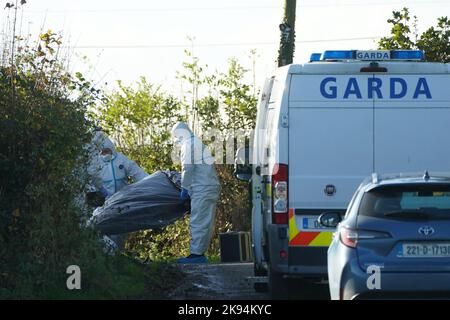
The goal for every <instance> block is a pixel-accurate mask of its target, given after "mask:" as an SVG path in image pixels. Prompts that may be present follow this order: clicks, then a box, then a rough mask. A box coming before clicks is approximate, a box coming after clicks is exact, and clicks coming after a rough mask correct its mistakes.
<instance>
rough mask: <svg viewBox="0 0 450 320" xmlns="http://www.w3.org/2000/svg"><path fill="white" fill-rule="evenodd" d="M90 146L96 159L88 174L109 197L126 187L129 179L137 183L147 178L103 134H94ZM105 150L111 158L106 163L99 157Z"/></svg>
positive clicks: (145, 174) (144, 173)
mask: <svg viewBox="0 0 450 320" xmlns="http://www.w3.org/2000/svg"><path fill="white" fill-rule="evenodd" d="M92 144H93V145H94V148H95V149H96V153H97V157H95V161H92V164H93V165H92V169H91V170H90V172H91V175H92V176H93V180H94V181H97V183H96V185H97V186H98V187H100V186H103V187H104V188H105V189H106V190H107V191H108V195H109V196H111V195H113V194H114V193H116V192H117V191H119V190H120V189H122V188H123V187H125V186H126V185H128V180H129V179H131V180H132V181H133V182H137V181H140V180H142V179H144V178H145V177H147V176H148V174H147V173H146V172H145V171H144V170H142V169H141V168H140V167H139V166H138V165H137V164H136V163H135V162H134V161H132V160H130V159H128V158H127V157H126V156H125V155H123V154H122V153H120V152H117V151H116V147H115V146H114V144H113V143H112V141H111V140H110V139H109V138H108V137H107V136H106V134H105V133H104V132H101V131H99V132H97V133H95V135H94V138H93V139H92ZM106 148H108V149H111V151H112V157H111V159H110V160H108V161H105V160H104V159H103V158H102V157H101V156H100V151H101V150H102V149H106Z"/></svg>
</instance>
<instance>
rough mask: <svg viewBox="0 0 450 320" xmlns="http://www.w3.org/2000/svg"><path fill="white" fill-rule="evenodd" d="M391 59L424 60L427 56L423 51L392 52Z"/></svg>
mask: <svg viewBox="0 0 450 320" xmlns="http://www.w3.org/2000/svg"><path fill="white" fill-rule="evenodd" d="M391 59H394V60H424V59H425V54H424V52H423V51H421V50H392V51H391Z"/></svg>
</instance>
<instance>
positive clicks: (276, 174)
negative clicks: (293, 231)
mask: <svg viewBox="0 0 450 320" xmlns="http://www.w3.org/2000/svg"><path fill="white" fill-rule="evenodd" d="M288 211H289V202H288V165H287V164H281V163H280V164H278V163H277V164H275V166H274V168H273V174H272V223H274V224H288V221H289V218H288Z"/></svg>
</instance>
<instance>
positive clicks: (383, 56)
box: [356, 50, 391, 61]
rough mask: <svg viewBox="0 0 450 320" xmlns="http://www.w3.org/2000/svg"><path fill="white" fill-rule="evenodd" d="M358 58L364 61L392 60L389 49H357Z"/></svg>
mask: <svg viewBox="0 0 450 320" xmlns="http://www.w3.org/2000/svg"><path fill="white" fill-rule="evenodd" d="M356 59H357V60H362V61H367V60H370V61H374V60H391V51H389V50H365V51H356Z"/></svg>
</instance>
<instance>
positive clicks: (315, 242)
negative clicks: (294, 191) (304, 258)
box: [289, 208, 333, 247]
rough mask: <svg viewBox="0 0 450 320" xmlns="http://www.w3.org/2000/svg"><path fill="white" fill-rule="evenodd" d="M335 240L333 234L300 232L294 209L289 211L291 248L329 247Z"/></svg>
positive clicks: (327, 232)
mask: <svg viewBox="0 0 450 320" xmlns="http://www.w3.org/2000/svg"><path fill="white" fill-rule="evenodd" d="M332 240H333V232H330V231H324V232H317V231H300V230H298V228H297V224H296V223H295V213H294V209H292V208H291V209H289V245H290V246H291V247H297V246H302V247H328V246H329V245H330V244H331V241H332Z"/></svg>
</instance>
